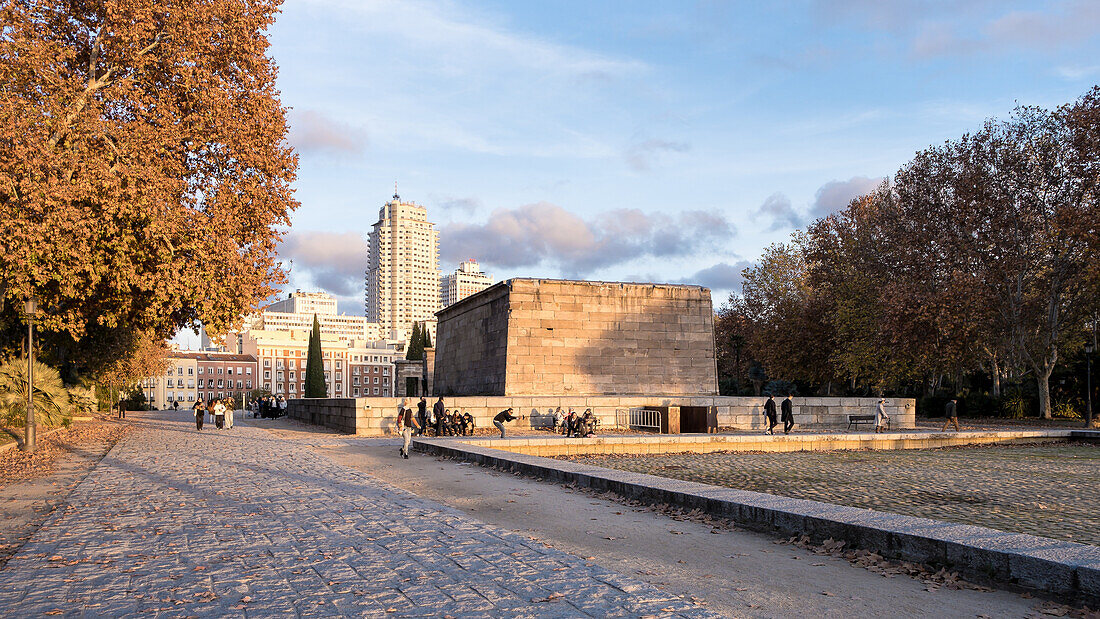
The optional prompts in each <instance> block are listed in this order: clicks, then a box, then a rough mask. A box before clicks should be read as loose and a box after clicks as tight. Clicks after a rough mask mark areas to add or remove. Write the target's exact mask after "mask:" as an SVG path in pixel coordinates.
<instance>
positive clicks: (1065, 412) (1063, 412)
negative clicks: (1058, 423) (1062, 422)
mask: <svg viewBox="0 0 1100 619" xmlns="http://www.w3.org/2000/svg"><path fill="white" fill-rule="evenodd" d="M1051 415H1052V416H1054V417H1058V418H1061V419H1081V413H1079V412H1077V407H1076V406H1074V405H1073V402H1055V403H1054V409H1053V410H1052V411H1051Z"/></svg>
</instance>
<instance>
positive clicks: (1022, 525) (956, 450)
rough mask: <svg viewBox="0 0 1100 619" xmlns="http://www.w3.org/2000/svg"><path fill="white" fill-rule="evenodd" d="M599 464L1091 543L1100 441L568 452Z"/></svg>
mask: <svg viewBox="0 0 1100 619" xmlns="http://www.w3.org/2000/svg"><path fill="white" fill-rule="evenodd" d="M568 459H569V460H572V461H574V462H583V463H586V464H594V465H596V466H604V467H608V468H614V469H620V470H626V471H634V472H637V473H648V474H651V475H659V476H662V477H670V478H674V479H683V480H687V481H695V482H700V483H705V484H713V485H717V486H726V487H729V488H737V489H740V490H752V491H755V492H764V493H767V494H776V495H781V496H788V497H792V498H798V499H809V500H812V501H822V502H825V503H836V504H839V505H848V506H851V507H862V508H867V509H874V510H878V511H884V512H893V513H898V514H905V515H908V516H920V517H923V518H933V519H936V520H946V521H949V522H958V523H962V524H976V525H979V526H984V527H990V528H993V529H999V530H1002V531H1012V532H1015V533H1027V534H1030V535H1039V536H1043V537H1052V538H1055V539H1062V540H1068V541H1073V542H1078V543H1082V544H1092V545H1097V546H1100V513H1098V512H1097V510H1096V506H1097V505H1100V466H1097V465H1098V464H1100V445H1096V444H1089V443H1085V442H1074V443H1052V444H1035V445H996V446H982V447H950V448H943V449H911V450H896V451H832V452H808V451H806V452H789V453H759V452H755V453H750V452H717V453H707V454H698V453H694V454H693V453H679V454H664V455H648V456H576V457H570V458H568Z"/></svg>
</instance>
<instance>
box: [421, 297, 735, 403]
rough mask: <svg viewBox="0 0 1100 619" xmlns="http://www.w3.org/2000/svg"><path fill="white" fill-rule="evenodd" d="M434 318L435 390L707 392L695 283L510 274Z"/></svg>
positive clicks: (710, 357)
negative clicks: (618, 281)
mask: <svg viewBox="0 0 1100 619" xmlns="http://www.w3.org/2000/svg"><path fill="white" fill-rule="evenodd" d="M438 316H439V325H438V329H437V341H436V363H435V383H436V384H435V392H436V393H437V394H443V395H460V396H466V395H498V396H499V395H503V396H525V395H529V396H546V395H574V394H576V395H578V396H581V397H587V396H599V395H629V394H645V395H650V396H704V395H715V394H716V393H717V378H716V375H715V365H714V323H713V310H712V307H711V299H710V290H708V289H706V288H702V287H699V286H677V285H665V284H628V283H611V282H585V281H564V280H540V279H512V280H509V281H506V282H501V283H500V284H497V285H495V286H493V287H491V288H488V289H486V290H485V291H483V292H481V293H479V294H477V295H473V296H471V297H468V298H467V299H464V300H463V301H460V302H459V303H456V304H455V305H452V306H451V307H449V308H447V309H445V310H443V311H441V312H439V314H438Z"/></svg>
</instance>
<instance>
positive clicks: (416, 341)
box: [405, 322, 424, 361]
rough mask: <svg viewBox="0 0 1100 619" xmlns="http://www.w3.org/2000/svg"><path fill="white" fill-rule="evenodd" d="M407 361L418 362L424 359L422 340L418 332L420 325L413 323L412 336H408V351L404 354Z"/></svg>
mask: <svg viewBox="0 0 1100 619" xmlns="http://www.w3.org/2000/svg"><path fill="white" fill-rule="evenodd" d="M405 358H406V359H408V360H409V361H420V360H421V359H423V358H424V338H423V336H422V333H421V331H420V323H419V322H414V323H413V330H412V335H410V336H409V350H408V351H407V352H406V353H405Z"/></svg>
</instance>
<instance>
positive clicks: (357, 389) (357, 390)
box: [353, 387, 359, 397]
mask: <svg viewBox="0 0 1100 619" xmlns="http://www.w3.org/2000/svg"><path fill="white" fill-rule="evenodd" d="M353 395H354V396H355V397H359V388H358V387H356V388H355V391H354V393H353Z"/></svg>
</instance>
